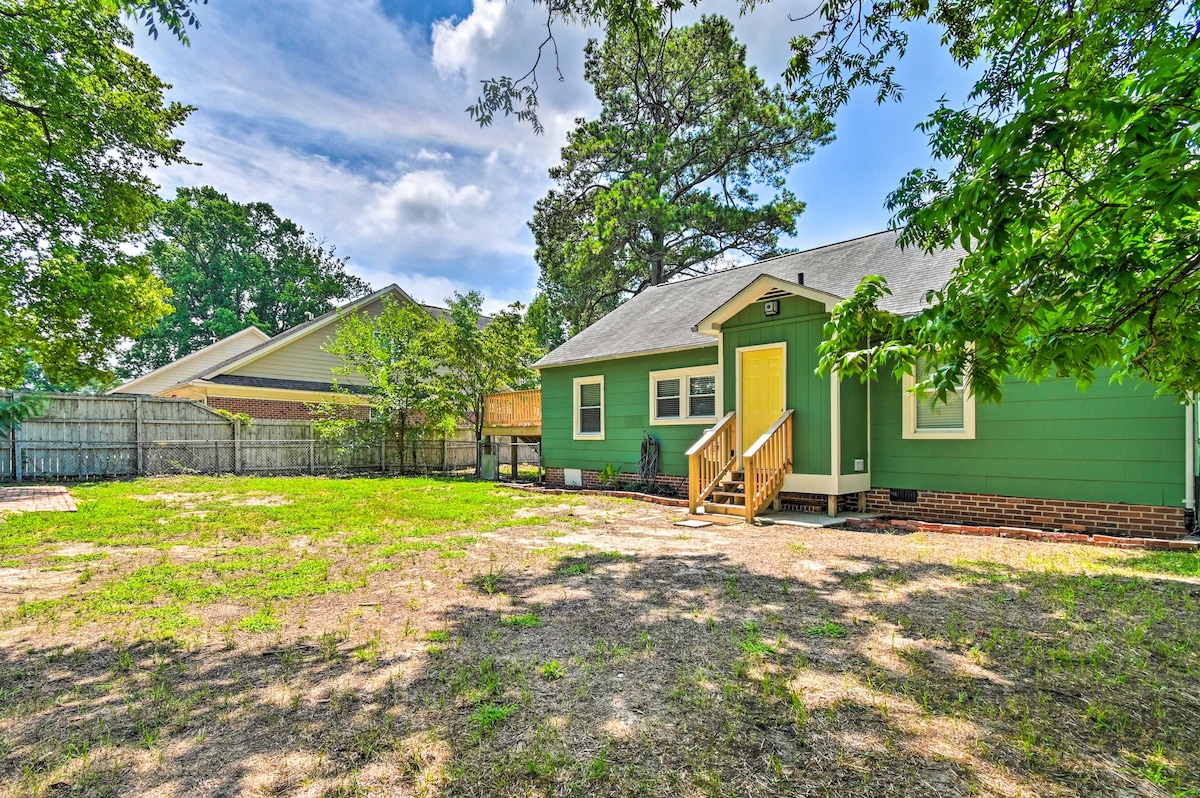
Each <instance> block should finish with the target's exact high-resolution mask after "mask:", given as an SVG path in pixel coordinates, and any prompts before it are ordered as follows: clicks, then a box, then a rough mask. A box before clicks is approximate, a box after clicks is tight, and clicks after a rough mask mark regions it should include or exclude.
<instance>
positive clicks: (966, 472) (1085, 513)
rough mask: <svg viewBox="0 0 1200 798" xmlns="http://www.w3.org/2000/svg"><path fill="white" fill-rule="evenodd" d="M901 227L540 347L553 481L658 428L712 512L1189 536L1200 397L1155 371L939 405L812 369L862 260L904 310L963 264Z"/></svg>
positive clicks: (663, 293)
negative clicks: (910, 241)
mask: <svg viewBox="0 0 1200 798" xmlns="http://www.w3.org/2000/svg"><path fill="white" fill-rule="evenodd" d="M896 238H897V234H896V233H895V232H885V233H879V234H876V235H871V236H866V237H863V238H859V239H854V240H852V241H846V242H843V243H839V244H833V245H830V246H826V247H820V248H817V249H813V250H809V251H806V252H800V253H795V254H790V255H784V256H781V257H777V258H773V259H770V260H766V261H763V262H761V263H755V264H752V265H749V266H743V267H739V268H735V269H729V270H727V271H722V272H719V273H715V274H711V275H707V276H703V277H697V278H693V279H689V280H682V281H678V282H674V283H670V284H667V285H662V286H658V287H655V288H650V289H648V290H646V291H644V292H642V293H641V294H639V295H637V296H636V297H634V298H632V299H631V300H629V301H628V302H626V303H625V304H624V305H622V306H621V307H619V308H618V309H617V310H615V311H613V312H612V313H610V314H609V315H608V316H607V317H605V318H603V319H601V320H600V321H599V322H597V323H596V324H594V325H592V326H591V327H589V328H588V329H586V330H584V331H583V332H581V333H580V334H579V335H577V336H575V337H574V338H572V339H571V340H569V341H567V342H566V343H565V344H563V345H562V346H560V347H559V348H557V349H555V350H554V351H553V352H550V353H549V354H548V355H546V356H545V357H544V358H542V360H541V361H539V362H538V363H537V364H535V366H536V367H537V368H538V369H539V370H540V372H541V382H542V407H541V420H540V423H541V435H542V440H543V464H544V466H545V467H546V473H547V480H548V481H549V482H550V483H552V484H583V485H585V486H594V485H596V484H597V481H598V480H597V476H598V472H599V471H601V470H602V469H603V468H604V467H605V466H606V465H614V466H617V467H619V468H620V469H622V470H624V471H625V472H627V473H628V472H634V473H636V472H637V470H638V457H639V451H640V444H641V442H642V438H643V435H644V433H645V432H647V431H648V432H649V433H650V434H651V435H653V436H654V437H655V438H657V439H658V441H659V443H660V448H661V455H660V474H661V476H660V477H659V480H660V481H661V482H664V483H666V484H668V485H672V486H674V487H676V488H677V489H678V490H679V491H680V492H681V493H688V494H689V495H690V497H691V499H692V504H693V507H694V508H697V509H698V508H700V507H703V508H705V509H706V510H707V512H710V513H712V512H723V513H729V514H736V515H747V516H748V517H753V516H754V515H755V514H757V513H759V512H761V511H763V510H764V509H766V508H767V507H769V506H772V505H775V506H777V505H778V504H779V503H780V501H781V500H782V501H783V502H785V503H789V504H799V505H808V506H814V505H815V506H817V507H819V508H822V509H825V510H826V511H828V512H830V513H831V514H832V513H835V512H836V511H837V509H838V508H839V506H840V507H841V508H842V509H847V508H850V507H864V508H865V509H868V510H870V511H873V512H877V513H885V514H889V515H896V516H902V517H908V518H923V519H928V520H960V521H967V522H983V523H990V524H1002V525H1020V526H1036V527H1059V528H1068V529H1080V530H1082V529H1086V530H1088V531H1106V530H1112V531H1119V532H1123V533H1138V534H1153V535H1159V536H1164V537H1176V536H1182V535H1184V534H1186V531H1185V526H1186V527H1188V528H1190V525H1191V519H1192V508H1193V506H1194V490H1195V488H1194V486H1195V473H1196V471H1195V438H1194V432H1193V424H1192V409H1191V408H1190V407H1184V406H1183V405H1181V404H1180V403H1179V402H1178V401H1176V400H1175V399H1172V398H1171V397H1156V396H1155V391H1154V389H1153V388H1152V387H1151V386H1150V385H1147V384H1145V383H1138V382H1135V381H1132V380H1127V381H1126V382H1125V383H1124V384H1121V385H1117V384H1108V383H1107V382H1105V381H1104V380H1100V381H1099V382H1098V383H1097V384H1095V385H1094V386H1092V387H1091V388H1090V389H1089V390H1088V391H1087V392H1086V393H1082V392H1080V391H1079V389H1078V388H1077V387H1076V385H1075V383H1074V381H1073V380H1063V379H1047V380H1043V381H1042V382H1040V383H1038V384H1032V383H1028V382H1024V381H1021V380H1016V379H1011V380H1008V381H1007V382H1006V386H1005V392H1004V400H1003V401H1002V402H1001V403H985V402H978V403H977V402H976V401H975V399H974V397H972V396H969V395H968V396H954V397H951V401H949V402H948V403H947V404H939V405H931V404H930V403H929V402H928V401H925V400H923V399H922V398H921V397H918V396H917V395H915V394H914V393H912V392H910V391H908V390H906V388H907V387H909V386H910V385H911V380H905V381H904V384H902V383H901V382H900V381H896V380H894V379H892V378H891V377H890V376H889V375H885V376H882V377H881V378H880V379H879V380H878V381H877V382H871V383H867V384H864V383H863V382H861V381H860V380H859V379H858V378H847V379H839V378H838V377H837V376H832V377H829V376H827V377H820V376H818V375H817V374H816V368H817V365H818V361H819V355H818V353H817V348H818V346H820V344H821V342H822V341H823V340H824V326H825V323H826V321H827V320H828V319H829V312H830V310H831V309H832V308H833V306H834V305H835V304H836V303H837V302H838V301H839V300H840V299H842V298H844V297H846V296H849V295H850V294H851V292H852V291H853V290H854V289H855V287H856V286H857V285H858V283H859V281H860V280H861V279H862V278H863V277H864V276H866V275H870V274H881V275H883V276H884V277H886V278H887V280H888V284H889V286H890V287H891V288H892V291H893V294H892V295H891V296H888V297H885V298H884V299H883V300H882V301H881V303H880V304H881V307H882V308H883V309H884V310H887V311H890V312H893V313H896V314H900V315H905V314H911V313H914V312H916V311H918V310H919V309H921V308H922V307H923V306H924V302H925V299H924V297H925V294H926V292H927V291H928V290H929V289H933V288H939V287H941V286H942V285H944V284H945V282H946V280H947V279H948V278H949V276H950V274H951V271H952V270H953V268H954V266H955V265H956V264H957V262H958V258H959V254H958V253H956V252H944V253H941V254H938V255H934V256H929V255H926V254H924V253H922V252H920V251H918V250H914V249H908V250H903V251H902V250H900V249H899V248H898V247H897V246H896ZM789 433H790V434H789ZM689 450H692V451H691V455H690V456H689ZM747 494H750V496H751V498H750V499H749V500H747V498H746V495H747ZM746 504H750V505H752V507H751V508H750V510H749V512H747V508H746V506H745V505H746ZM1185 511H1186V512H1185Z"/></svg>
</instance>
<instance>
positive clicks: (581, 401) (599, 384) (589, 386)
mask: <svg viewBox="0 0 1200 798" xmlns="http://www.w3.org/2000/svg"><path fill="white" fill-rule="evenodd" d="M574 393H575V400H574V403H573V404H574V414H575V440H597V441H602V440H604V377H603V376H602V375H601V376H598V377H576V378H575V384H574Z"/></svg>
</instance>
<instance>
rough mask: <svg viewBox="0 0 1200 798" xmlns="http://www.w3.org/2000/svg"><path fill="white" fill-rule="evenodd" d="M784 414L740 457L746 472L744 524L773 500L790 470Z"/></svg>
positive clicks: (789, 429) (788, 416)
mask: <svg viewBox="0 0 1200 798" xmlns="http://www.w3.org/2000/svg"><path fill="white" fill-rule="evenodd" d="M794 414H795V411H794V410H785V411H784V412H783V415H782V416H780V417H779V420H778V421H776V422H775V423H774V424H772V425H771V427H770V429H768V430H767V431H766V432H764V433H763V434H762V435H761V436H760V437H759V439H758V440H756V441H755V442H754V443H753V444H752V445H751V446H750V448H749V449H747V450H746V453H745V454H743V455H742V465H743V467H744V468H745V470H746V523H750V522H752V521H753V520H754V516H756V515H758V513H759V512H760V511H761V510H762V509H763V508H764V507H766V506H767V505H768V504H770V503H771V502H772V501H774V500H775V497H776V496H778V495H779V491H780V490H782V489H783V479H784V477H785V476H786V475H787V474H788V472H790V471H791V470H792V416H793V415H794Z"/></svg>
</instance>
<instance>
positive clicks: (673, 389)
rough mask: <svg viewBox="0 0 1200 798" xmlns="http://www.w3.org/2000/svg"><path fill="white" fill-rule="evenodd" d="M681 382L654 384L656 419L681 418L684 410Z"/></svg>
mask: <svg viewBox="0 0 1200 798" xmlns="http://www.w3.org/2000/svg"><path fill="white" fill-rule="evenodd" d="M679 385H680V380H679V379H678V378H676V379H673V380H659V381H658V382H656V383H655V384H654V417H655V418H679V414H680V412H681V411H682V409H683V402H682V399H681V396H680V393H681V391H680V388H679Z"/></svg>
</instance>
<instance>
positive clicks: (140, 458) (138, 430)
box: [133, 396, 146, 477]
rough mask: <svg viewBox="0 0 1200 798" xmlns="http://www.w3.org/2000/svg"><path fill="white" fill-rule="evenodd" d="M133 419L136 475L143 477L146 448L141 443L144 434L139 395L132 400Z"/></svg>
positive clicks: (144, 473)
mask: <svg viewBox="0 0 1200 798" xmlns="http://www.w3.org/2000/svg"><path fill="white" fill-rule="evenodd" d="M133 421H134V430H135V431H134V441H133V445H134V446H136V447H137V453H136V454H137V475H138V476H139V477H144V476H146V450H145V449H144V448H143V444H142V441H144V440H145V434H144V433H143V431H142V421H143V419H142V397H140V396H139V397H137V398H136V399H135V401H134V405H133Z"/></svg>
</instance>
